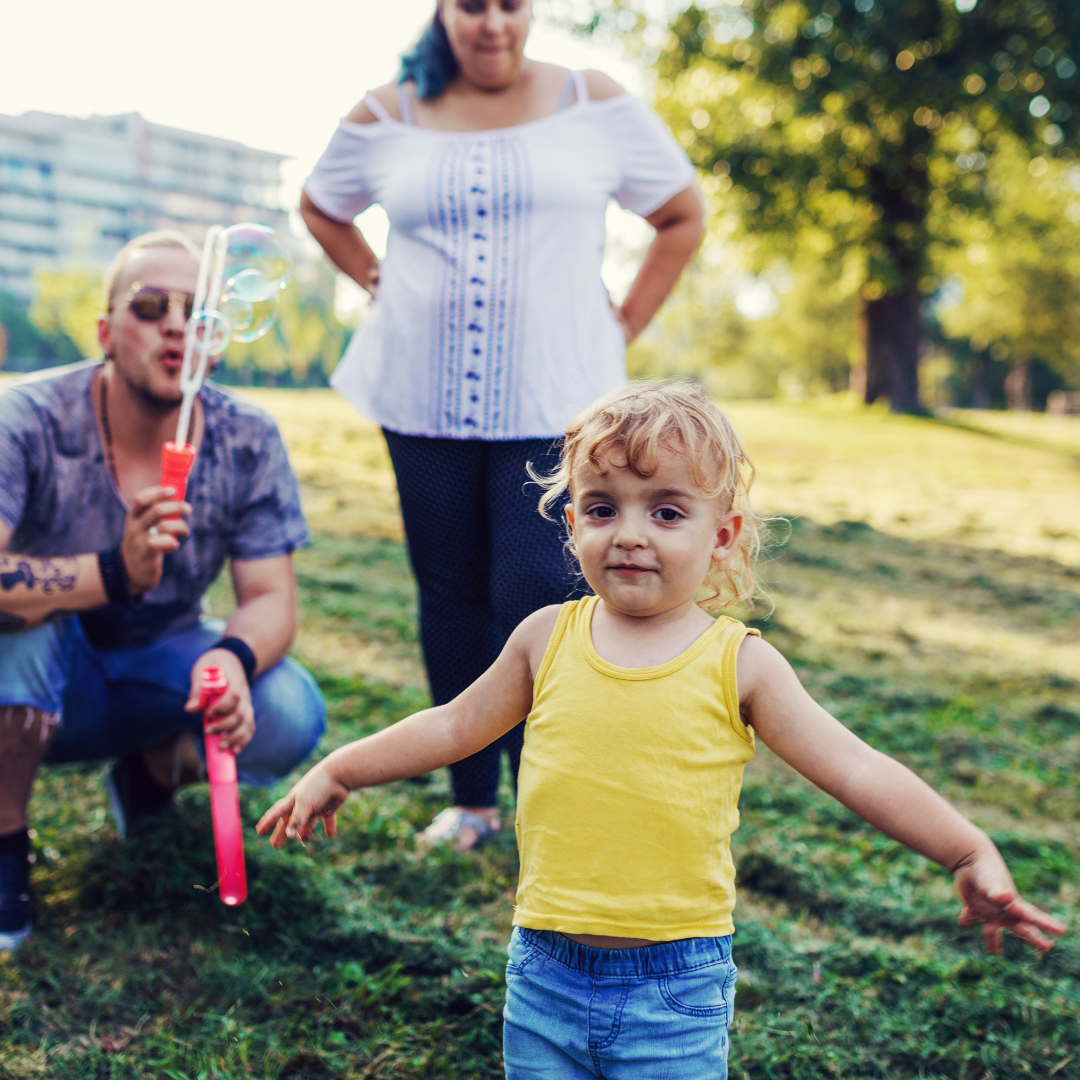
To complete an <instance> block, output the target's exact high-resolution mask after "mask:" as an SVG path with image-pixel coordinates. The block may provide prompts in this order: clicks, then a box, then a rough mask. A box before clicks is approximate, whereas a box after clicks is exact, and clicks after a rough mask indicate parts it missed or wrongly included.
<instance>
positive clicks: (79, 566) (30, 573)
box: [0, 551, 106, 633]
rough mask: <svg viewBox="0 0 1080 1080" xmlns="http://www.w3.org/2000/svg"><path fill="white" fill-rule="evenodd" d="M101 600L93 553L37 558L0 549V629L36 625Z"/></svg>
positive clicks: (82, 608)
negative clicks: (61, 597) (61, 596)
mask: <svg viewBox="0 0 1080 1080" xmlns="http://www.w3.org/2000/svg"><path fill="white" fill-rule="evenodd" d="M61 594H62V595H63V599H62V600H60V599H59V597H60V595H61ZM104 603H106V597H105V590H104V587H103V586H102V583H101V573H100V571H99V569H98V564H97V556H96V555H92V554H87V555H62V556H53V557H48V558H39V557H38V556H34V555H20V554H17V553H12V552H4V551H0V633H3V632H7V633H11V632H14V631H16V630H23V629H25V628H27V627H30V626H38V625H40V624H41V623H43V622H49V621H53V620H56V619H58V618H63V617H64V616H65V615H68V614H73V613H75V612H78V611H89V610H90V609H91V608H96V607H100V606H101V605H102V604H104Z"/></svg>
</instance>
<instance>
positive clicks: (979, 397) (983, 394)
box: [971, 353, 990, 409]
mask: <svg viewBox="0 0 1080 1080" xmlns="http://www.w3.org/2000/svg"><path fill="white" fill-rule="evenodd" d="M976 364H977V366H976V368H975V387H974V389H973V390H972V393H971V407H972V408H973V409H989V408H990V357H989V356H987V355H986V354H985V353H984V354H983V355H982V356H980V357H979V358H978V360H976Z"/></svg>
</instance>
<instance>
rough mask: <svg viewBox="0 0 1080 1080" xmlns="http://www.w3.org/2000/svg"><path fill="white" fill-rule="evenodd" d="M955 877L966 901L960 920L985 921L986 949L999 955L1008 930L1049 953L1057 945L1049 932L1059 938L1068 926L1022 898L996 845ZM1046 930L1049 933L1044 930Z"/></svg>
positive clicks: (965, 921)
mask: <svg viewBox="0 0 1080 1080" xmlns="http://www.w3.org/2000/svg"><path fill="white" fill-rule="evenodd" d="M953 876H954V879H955V881H956V888H957V891H958V892H959V893H960V899H961V900H963V901H964V908H963V910H962V911H961V912H960V916H959V918H958V919H957V921H958V922H959V923H960V925H961V926H971V924H972V923H976V922H981V923H982V932H983V941H984V942H985V944H986V950H987V952H990V953H993V954H994V955H995V956H998V955H1000V954H1001V939H1002V931H1004V930H1010V931H1012V933H1014V934H1015V935H1016V936H1017V937H1018V938H1020V939H1021V940H1023V941H1026V942H1027V943H1028V944H1029V945H1033V946H1034V947H1035V948H1036V949H1039V950H1040V951H1041V952H1046V950H1047V949H1050V948H1053V945H1054V942H1053V941H1052V940H1051V939H1050V938H1048V937H1047V936H1046V934H1052V935H1053V936H1054V937H1055V938H1057V937H1060V936H1061V935H1062V934H1064V933H1065V931H1066V929H1068V928H1067V927H1066V926H1065V924H1064V923H1063V922H1060V921H1059V920H1058V919H1055V918H1054V916H1053V915H1047V913H1046V912H1045V911H1041V910H1040V909H1039V908H1037V907H1036V906H1035V905H1034V904H1029V903H1028V902H1027V901H1026V900H1024V899H1022V898H1021V896H1020V894H1019V893H1018V892H1017V891H1016V886H1015V885H1014V884H1013V880H1012V875H1011V874H1010V873H1009V871H1008V869H1007V868H1006V866H1005V863H1004V862H1003V861H1002V858H1001V856H1000V855H999V854H998V852H997V849H996V848H995V849H993V851H992V853H990V852H987V853H985V854H982V855H979V856H976V857H975V858H974V859H973V860H972V861H971V862H969V863H967V864H966V865H963V866H960V867H957V869H956V870H955V871H954V872H953ZM1044 930H1045V931H1046V934H1044V933H1043V932H1042V931H1044Z"/></svg>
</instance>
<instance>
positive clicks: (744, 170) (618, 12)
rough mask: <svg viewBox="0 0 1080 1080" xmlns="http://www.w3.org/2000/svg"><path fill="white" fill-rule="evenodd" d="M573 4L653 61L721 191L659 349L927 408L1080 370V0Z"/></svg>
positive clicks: (733, 381)
mask: <svg viewBox="0 0 1080 1080" xmlns="http://www.w3.org/2000/svg"><path fill="white" fill-rule="evenodd" d="M563 11H564V15H565V17H566V18H567V19H568V20H569V21H574V19H577V20H578V28H579V30H581V31H582V32H585V33H588V34H592V35H600V36H607V37H609V38H617V39H621V40H622V42H623V43H624V44H625V47H626V48H627V49H628V50H629V51H630V52H631V53H632V54H635V55H637V56H639V57H640V59H641V61H642V62H643V64H645V65H646V66H647V67H648V68H649V69H650V70H651V72H652V74H653V76H654V79H653V87H654V104H655V106H656V108H657V110H658V111H659V112H660V114H661V116H662V117H663V118H664V120H665V121H666V122H667V123H668V125H669V126H670V127H671V129H672V131H673V132H674V133H675V135H676V137H677V138H678V139H679V141H680V142H681V143H682V144H683V146H684V147H685V148H686V150H687V153H688V154H689V155H690V157H691V158H692V160H693V161H694V162H695V164H696V165H697V166H698V168H699V170H700V173H701V180H702V186H703V189H704V191H705V193H706V197H707V200H708V208H709V236H708V240H707V241H706V246H705V251H704V257H703V258H702V259H700V260H699V262H698V264H697V266H696V267H695V268H694V270H693V271H692V272H691V273H690V274H688V275H687V278H686V280H685V282H684V283H683V285H682V287H681V288H680V293H679V296H678V297H677V299H676V300H675V302H673V303H672V304H671V305H670V306H669V308H668V309H667V310H666V311H665V313H664V315H663V317H662V318H661V320H660V321H659V323H658V324H657V327H656V328H655V329H654V330H653V331H652V333H651V334H650V335H649V337H648V338H647V340H646V341H644V342H643V343H642V344H641V345H640V346H639V347H638V348H637V349H636V350H635V356H634V360H633V363H634V366H635V368H636V370H638V371H639V372H644V371H657V372H667V371H672V372H673V373H674V371H675V370H685V369H687V368H689V369H691V370H693V371H694V373H695V374H698V375H700V376H701V377H703V378H704V379H705V380H706V381H707V382H709V383H710V384H711V385H712V386H713V387H714V389H715V390H717V391H718V392H721V393H725V394H727V395H740V394H744V393H752V394H761V395H768V394H775V393H782V394H787V395H788V396H795V397H798V396H801V395H805V394H807V393H812V392H816V391H828V390H836V389H838V388H840V387H842V386H846V385H851V386H852V388H853V389H855V390H857V391H859V392H860V393H861V394H862V396H863V397H864V399H865V400H866V401H874V400H876V399H878V398H885V399H888V400H889V401H890V402H891V404H892V406H893V408H895V409H899V410H903V411H907V410H917V409H919V408H920V407H921V405H922V404H924V403H925V404H949V403H951V404H956V405H973V404H984V405H985V404H998V405H1000V404H1005V403H1006V402H1008V403H1009V404H1010V405H1011V406H1013V407H1016V408H1027V407H1031V406H1033V405H1034V406H1035V407H1043V406H1044V404H1045V399H1046V394H1047V392H1048V391H1050V390H1053V389H1056V388H1060V387H1062V386H1066V385H1068V386H1076V385H1078V380H1080V356H1078V353H1077V349H1076V344H1075V343H1076V340H1077V339H1076V334H1075V333H1074V331H1073V323H1074V321H1075V319H1076V318H1077V314H1076V312H1077V306H1076V299H1077V290H1078V288H1080V263H1078V262H1077V258H1076V252H1077V249H1078V244H1077V241H1078V240H1080V224H1078V223H1080V166H1078V165H1077V164H1076V160H1075V154H1074V150H1073V146H1074V145H1075V142H1076V132H1077V123H1078V122H1080V77H1078V71H1077V62H1076V59H1074V58H1075V57H1076V56H1077V51H1078V49H1080V4H1076V3H1075V2H1073V0H1059V2H1053V0H739V2H726V3H699V4H691V5H674V4H670V3H664V2H663V0H611V2H608V3H603V4H600V5H596V4H589V5H576V6H575V5H572V4H571V5H565V6H564V7H563ZM586 15H588V18H583V16H586ZM699 335H701V336H704V337H706V338H710V339H712V340H711V341H710V342H702V341H700V340H699V337H698V336H699ZM695 342H696V344H695ZM688 344H689V351H687V345H688ZM920 360H921V361H923V363H922V367H923V372H922V378H921V383H922V385H921V387H920V381H919V378H918V375H917V369H918V367H919V363H920ZM1006 384H1008V385H1006ZM920 389H921V397H920Z"/></svg>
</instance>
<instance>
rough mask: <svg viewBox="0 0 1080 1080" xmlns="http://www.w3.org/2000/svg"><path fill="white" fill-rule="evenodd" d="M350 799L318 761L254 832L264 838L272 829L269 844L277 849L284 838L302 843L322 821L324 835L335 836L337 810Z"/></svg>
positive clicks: (323, 764) (347, 790) (342, 785)
mask: <svg viewBox="0 0 1080 1080" xmlns="http://www.w3.org/2000/svg"><path fill="white" fill-rule="evenodd" d="M348 797H349V789H348V788H347V787H346V786H345V785H344V784H343V783H342V782H341V781H340V780H338V779H337V778H336V777H335V776H334V775H333V774H332V773H331V771H330V769H329V767H328V766H327V764H326V760H323V761H321V762H320V763H319V764H318V765H316V766H315V768H314V769H312V770H311V771H310V772H309V773H308V774H307V775H306V776H304V777H303V779H302V780H301V781H300V782H299V783H298V784H297V785H296V786H295V787H294V788H293V789H292V791H290V792H289V794H288V795H286V796H285V797H284V798H283V799H278V801H277V802H276V803H274V805H273V806H271V807H270V809H269V810H267V811H266V813H265V814H263V816H262V817H261V818H260V819H259V823H258V825H256V826H255V831H256V832H257V833H258V834H259V835H260V836H265V835H266V834H267V833H268V832H270V831H271V830H273V835H272V836H271V837H270V844H271V846H273V847H276V848H279V847H281V846H282V845H284V843H285V841H286V840H287V839H295V840H299V841H300V842H301V843H303V842H304V841H305V840H308V839H310V838H311V834H312V833H313V832H314V831H315V822H316V821H318V820H319V819H320V818H322V823H323V828H324V829H325V830H326V835H327V836H335V835H337V811H338V810H339V809H340V808H341V806H342V804H343V803H344V802H345V800H346V799H347V798H348Z"/></svg>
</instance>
